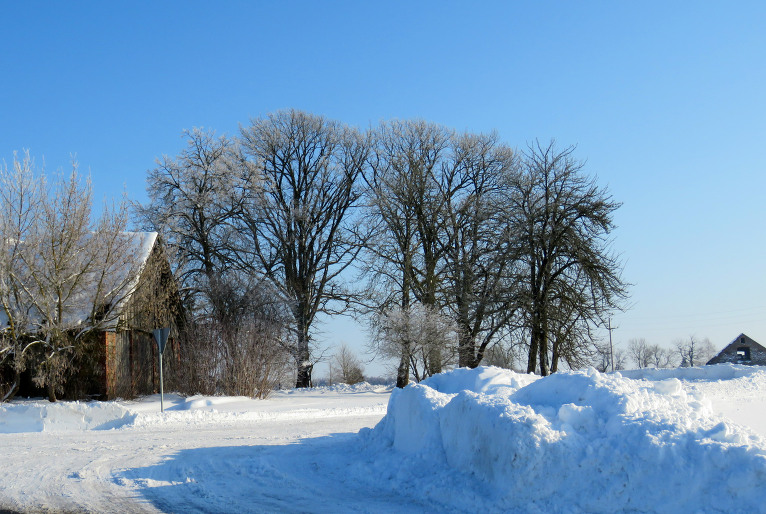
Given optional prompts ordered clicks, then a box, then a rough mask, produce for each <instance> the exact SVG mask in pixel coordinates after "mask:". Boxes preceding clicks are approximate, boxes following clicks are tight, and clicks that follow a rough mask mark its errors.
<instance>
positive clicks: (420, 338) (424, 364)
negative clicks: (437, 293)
mask: <svg viewBox="0 0 766 514" xmlns="http://www.w3.org/2000/svg"><path fill="white" fill-rule="evenodd" d="M372 319H373V321H372V323H371V331H370V333H371V341H372V344H373V346H374V349H375V350H377V351H378V352H379V353H381V354H382V355H384V356H386V357H392V358H399V357H400V356H401V354H402V349H403V348H405V347H406V348H408V350H409V353H408V354H407V355H406V358H407V361H408V366H407V368H408V370H409V373H411V374H412V376H413V378H414V379H415V381H416V382H420V381H421V380H423V379H425V378H427V377H429V376H431V375H434V374H436V373H439V372H441V369H442V368H443V367H444V366H445V365H446V364H447V363H449V362H452V361H453V357H454V355H455V353H456V350H457V340H458V334H457V327H456V326H455V323H454V322H453V320H452V319H450V318H449V317H447V316H445V315H444V314H442V313H441V312H440V311H439V310H437V309H435V308H434V307H430V306H428V305H423V304H420V303H413V304H411V305H410V306H409V307H407V308H406V309H403V308H401V307H397V306H395V307H392V308H390V309H388V310H385V311H383V312H382V313H379V314H377V315H375V316H373V318H372ZM404 342H407V343H408V344H407V345H406V346H405V344H404ZM434 347H438V348H439V352H438V354H439V355H441V356H442V357H443V358H444V361H442V362H439V363H437V364H438V368H437V369H438V370H439V371H437V369H435V368H434V367H431V366H432V365H433V360H432V359H433V355H434V354H435V353H436V352H434V351H433V348H434Z"/></svg>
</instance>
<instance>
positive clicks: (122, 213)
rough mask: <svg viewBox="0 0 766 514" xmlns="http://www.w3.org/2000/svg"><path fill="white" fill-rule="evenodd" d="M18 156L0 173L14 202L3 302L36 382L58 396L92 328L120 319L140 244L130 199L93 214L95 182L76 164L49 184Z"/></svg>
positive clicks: (134, 275)
mask: <svg viewBox="0 0 766 514" xmlns="http://www.w3.org/2000/svg"><path fill="white" fill-rule="evenodd" d="M14 161H15V162H14V166H13V170H14V171H13V172H12V173H11V174H10V175H8V174H7V169H4V175H5V176H4V178H3V182H4V183H6V184H8V186H9V190H8V191H6V193H5V195H6V196H7V198H6V199H7V200H9V201H10V202H11V203H10V204H9V205H11V204H12V205H13V206H12V207H10V209H9V212H10V215H6V216H4V218H5V220H6V221H4V222H3V223H2V228H3V230H9V232H8V233H3V234H2V236H1V237H0V239H1V240H3V241H4V243H3V245H4V248H3V250H4V251H5V250H7V251H8V252H4V258H3V259H4V261H5V263H4V266H3V268H4V273H3V282H4V286H3V289H4V291H3V293H2V296H3V303H4V307H3V310H4V313H5V316H6V317H7V318H8V321H11V320H13V321H11V323H12V324H13V326H14V328H13V332H11V333H10V334H11V336H10V337H11V339H12V340H15V341H16V342H18V341H19V336H20V335H21V334H22V333H24V334H25V336H26V339H27V342H26V343H25V347H24V350H22V351H21V352H20V353H21V354H26V353H27V352H34V355H27V357H28V358H29V359H31V361H32V362H31V364H32V366H33V370H34V380H35V382H36V383H37V384H38V385H39V386H40V387H46V388H47V391H48V397H49V399H50V400H51V401H55V400H56V396H57V394H60V393H61V392H62V391H63V386H64V383H65V382H66V380H67V377H68V376H70V375H71V374H72V373H73V372H74V371H76V369H73V368H76V363H77V360H78V358H80V359H81V358H86V357H87V355H88V353H89V352H88V351H87V348H88V347H87V342H88V340H89V338H88V336H89V335H90V334H92V333H93V332H95V331H96V330H99V329H103V328H104V327H110V326H113V325H114V324H115V323H116V322H117V318H118V315H119V308H118V307H119V306H120V305H121V304H122V303H123V302H124V301H125V300H126V299H127V297H128V296H129V295H130V293H131V291H132V290H133V289H134V288H135V285H136V280H137V277H138V272H139V267H140V262H139V260H138V259H137V257H136V254H137V252H138V251H139V248H138V247H137V245H136V244H135V239H134V238H132V237H128V236H127V235H126V234H125V227H126V224H127V219H128V210H127V203H126V201H125V200H123V201H122V202H121V203H119V204H116V205H115V204H111V205H110V204H107V205H105V206H104V208H103V210H102V214H101V216H100V217H99V218H98V219H97V220H95V221H93V220H92V219H91V209H92V204H93V201H92V189H91V185H90V182H89V181H85V182H83V180H82V178H81V177H80V175H79V174H78V173H77V166H76V164H74V165H73V170H72V172H71V174H70V175H69V176H63V175H62V176H60V177H58V178H57V179H56V180H55V181H54V183H53V185H52V187H50V188H49V187H48V185H47V181H46V180H45V176H44V174H43V173H42V172H40V173H37V172H36V170H35V169H34V166H33V165H32V162H31V160H30V159H29V158H28V156H25V158H24V159H22V161H20V162H19V161H18V159H17V158H14ZM11 181H15V182H16V185H10V182H11ZM25 195H26V198H29V199H30V200H29V202H28V203H25V201H26V200H25V199H24V198H25ZM22 320H23V323H19V321H22ZM6 333H8V332H6ZM18 349H19V347H18V346H16V349H15V351H14V354H16V355H17V356H18V353H17V352H18Z"/></svg>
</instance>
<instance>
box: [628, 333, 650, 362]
mask: <svg viewBox="0 0 766 514" xmlns="http://www.w3.org/2000/svg"><path fill="white" fill-rule="evenodd" d="M628 353H629V354H630V358H631V360H632V361H633V364H635V365H636V367H638V368H639V369H641V368H648V367H649V366H650V365H651V364H652V354H651V351H650V346H649V344H648V343H647V342H646V339H644V338H640V339H631V340H630V341H628Z"/></svg>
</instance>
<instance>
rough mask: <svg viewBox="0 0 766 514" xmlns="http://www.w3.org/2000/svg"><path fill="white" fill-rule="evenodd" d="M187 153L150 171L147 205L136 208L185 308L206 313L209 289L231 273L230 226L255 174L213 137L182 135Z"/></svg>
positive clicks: (209, 134) (194, 133) (226, 141)
mask: <svg viewBox="0 0 766 514" xmlns="http://www.w3.org/2000/svg"><path fill="white" fill-rule="evenodd" d="M184 138H185V140H186V147H185V148H184V149H183V150H182V151H181V152H180V153H179V154H178V156H177V157H175V158H171V157H168V156H163V157H162V159H159V160H158V161H157V167H156V168H154V169H153V170H151V171H149V174H148V177H147V184H148V185H147V194H148V196H149V203H148V204H146V205H136V206H135V209H136V213H137V215H138V217H139V219H140V220H141V222H142V223H143V224H144V225H145V226H146V228H148V229H150V230H155V231H157V232H159V233H160V234H161V235H162V238H163V241H164V242H165V245H166V247H167V249H168V253H169V256H170V258H171V262H172V263H173V268H174V273H175V275H176V279H177V280H178V283H179V284H180V287H181V294H182V297H183V299H184V304H185V305H186V306H187V307H190V308H192V310H195V309H197V308H201V309H203V311H204V310H205V309H209V308H212V307H213V306H211V305H210V301H211V299H210V298H207V297H206V292H209V291H210V287H209V283H210V282H211V281H214V280H219V279H220V277H221V276H222V275H224V274H226V273H228V272H229V271H230V270H232V269H233V268H235V263H236V261H237V257H236V253H235V252H236V247H235V244H234V241H235V238H236V232H235V220H236V219H237V216H239V215H240V214H241V212H242V209H243V204H244V201H245V191H246V190H247V188H252V187H255V186H256V184H257V181H258V177H257V174H256V173H255V171H254V170H253V169H252V167H251V166H248V165H247V163H246V162H245V161H244V160H243V159H242V158H241V156H240V155H239V154H238V152H237V147H236V145H235V144H234V143H233V142H232V141H231V140H230V139H228V138H227V137H225V136H216V135H215V133H214V132H212V131H203V130H201V129H193V130H191V131H185V132H184Z"/></svg>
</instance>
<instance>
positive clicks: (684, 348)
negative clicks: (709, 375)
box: [676, 336, 716, 367]
mask: <svg viewBox="0 0 766 514" xmlns="http://www.w3.org/2000/svg"><path fill="white" fill-rule="evenodd" d="M676 350H677V351H678V355H679V357H680V359H681V367H692V366H702V365H704V364H706V363H707V362H708V361H709V360H710V359H712V358H713V356H714V355H715V354H716V350H715V347H714V346H713V343H711V342H710V339H708V338H704V339H700V338H698V337H695V336H689V339H687V340H681V341H677V342H676Z"/></svg>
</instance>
